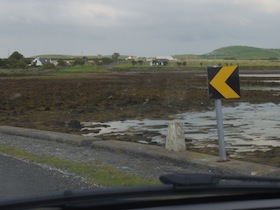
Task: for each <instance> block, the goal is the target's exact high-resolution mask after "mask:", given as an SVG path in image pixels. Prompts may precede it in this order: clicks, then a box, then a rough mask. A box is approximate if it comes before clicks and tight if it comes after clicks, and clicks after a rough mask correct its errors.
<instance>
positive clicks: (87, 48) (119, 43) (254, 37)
mask: <svg viewBox="0 0 280 210" xmlns="http://www.w3.org/2000/svg"><path fill="white" fill-rule="evenodd" d="M266 1H267V2H268V3H266V5H265V6H266V8H267V9H266V10H264V11H262V10H259V8H260V7H261V6H262V5H261V4H259V3H258V2H259V1H258V0H248V2H250V3H251V4H248V3H244V2H242V1H239V0H227V1H224V0H141V1H140V0H139V1H136V0H133V1H131V0H118V1H114V0H57V1H55V3H54V1H51V0H50V1H46V0H13V1H10V0H2V1H1V2H0V24H1V29H0V30H1V33H0V46H1V47H0V57H4V56H6V54H7V53H6V51H7V49H17V50H19V51H22V52H23V54H27V55H28V56H30V55H32V54H34V51H35V50H34V49H36V52H37V53H39V52H40V53H64V54H79V53H81V51H83V52H84V53H89V54H110V53H113V52H115V51H119V52H121V53H123V54H134V55H135V54H138V55H156V54H165V55H168V54H179V53H207V52H209V51H211V50H214V49H215V48H218V47H222V46H225V45H232V44H244V45H256V46H261V47H268V48H269V47H271V46H273V47H280V46H279V42H278V41H277V40H278V37H279V35H280V29H279V27H276V26H277V25H278V23H277V21H278V20H279V16H280V15H279V13H275V12H273V10H272V9H271V8H273V7H272V6H273V3H274V4H277V5H276V6H275V7H276V8H278V6H279V4H278V3H277V2H276V3H275V1H272V0H266ZM276 42H277V43H276ZM277 45H278V46H277ZM19 48H20V49H19Z"/></svg>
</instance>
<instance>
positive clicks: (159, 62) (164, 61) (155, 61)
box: [150, 58, 168, 66]
mask: <svg viewBox="0 0 280 210" xmlns="http://www.w3.org/2000/svg"><path fill="white" fill-rule="evenodd" d="M150 65H151V66H166V65H168V60H167V59H156V58H155V59H153V60H152V61H151V62H150Z"/></svg>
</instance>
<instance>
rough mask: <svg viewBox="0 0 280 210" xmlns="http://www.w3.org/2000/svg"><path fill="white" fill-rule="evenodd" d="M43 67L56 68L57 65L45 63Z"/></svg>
mask: <svg viewBox="0 0 280 210" xmlns="http://www.w3.org/2000/svg"><path fill="white" fill-rule="evenodd" d="M42 69H55V65H54V64H53V63H45V64H44V65H43V66H42Z"/></svg>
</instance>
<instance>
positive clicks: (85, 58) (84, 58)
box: [82, 56, 88, 64]
mask: <svg viewBox="0 0 280 210" xmlns="http://www.w3.org/2000/svg"><path fill="white" fill-rule="evenodd" d="M82 59H83V61H84V64H86V63H87V62H88V58H87V57H86V56H84V57H83V58H82Z"/></svg>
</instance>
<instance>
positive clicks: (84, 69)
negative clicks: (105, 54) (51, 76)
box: [56, 65, 106, 73]
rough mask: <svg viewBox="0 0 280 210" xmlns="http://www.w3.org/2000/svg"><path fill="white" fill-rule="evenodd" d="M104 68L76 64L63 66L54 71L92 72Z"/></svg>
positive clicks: (101, 70)
mask: <svg viewBox="0 0 280 210" xmlns="http://www.w3.org/2000/svg"><path fill="white" fill-rule="evenodd" d="M104 71H106V70H105V69H104V68H102V67H100V66H96V65H82V66H81V65H76V66H71V67H65V68H62V69H60V70H58V71H57V72H56V73H93V72H104Z"/></svg>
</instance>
